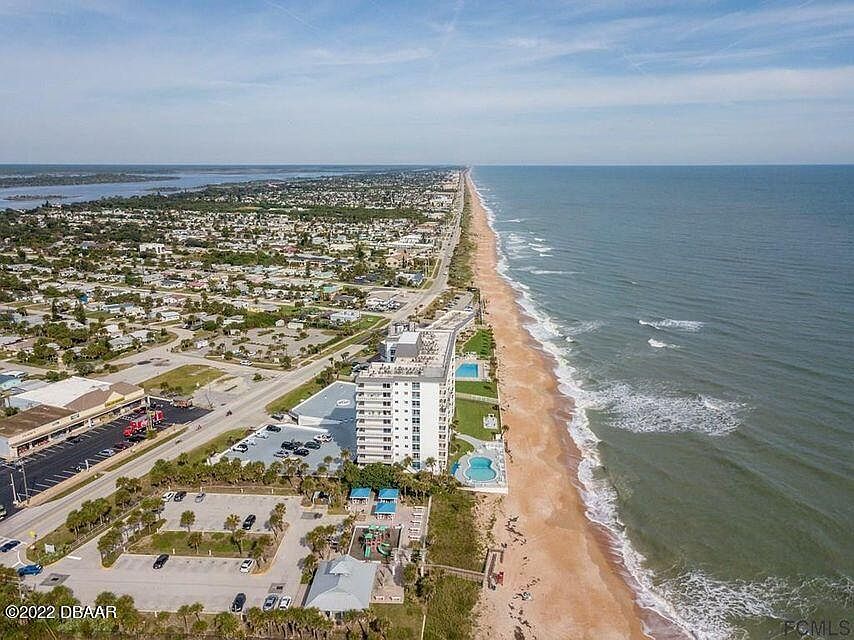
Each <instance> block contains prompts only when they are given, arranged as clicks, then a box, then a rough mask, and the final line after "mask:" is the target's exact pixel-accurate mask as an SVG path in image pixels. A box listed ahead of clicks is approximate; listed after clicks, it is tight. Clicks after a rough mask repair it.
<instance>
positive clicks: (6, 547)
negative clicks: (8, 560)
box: [0, 540, 21, 553]
mask: <svg viewBox="0 0 854 640" xmlns="http://www.w3.org/2000/svg"><path fill="white" fill-rule="evenodd" d="M19 544H21V541H20V540H8V541H6V542H4V543H3V544H2V545H0V551H2V552H3V553H6V552H7V551H11V550H12V549H14V548H15V547H17V546H18V545H19Z"/></svg>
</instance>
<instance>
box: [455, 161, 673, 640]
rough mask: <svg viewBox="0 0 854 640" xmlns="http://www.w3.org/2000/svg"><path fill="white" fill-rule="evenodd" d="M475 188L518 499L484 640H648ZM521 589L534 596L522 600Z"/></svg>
mask: <svg viewBox="0 0 854 640" xmlns="http://www.w3.org/2000/svg"><path fill="white" fill-rule="evenodd" d="M466 189H467V191H468V194H469V198H470V202H471V215H472V217H471V236H472V239H473V240H474V244H475V251H474V255H473V260H472V269H473V273H474V280H475V284H476V285H477V286H479V287H480V289H481V295H482V299H483V302H484V322H485V323H487V324H491V325H492V327H493V331H494V334H495V339H496V344H497V352H498V357H499V370H500V376H499V386H500V388H501V397H502V417H503V422H504V424H506V425H508V426H509V427H510V428H509V430H508V432H507V434H506V440H507V444H508V450H509V455H508V466H507V469H508V480H509V484H510V494H509V495H508V496H506V497H505V498H504V500H503V501H501V503H500V502H499V501H494V502H493V509H494V510H495V512H496V513H495V515H496V518H495V525H494V526H493V530H492V532H491V535H492V537H493V538H494V540H495V543H496V546H498V547H504V549H505V551H504V562H503V564H501V565H500V566H499V567H498V569H500V570H504V571H505V582H504V586H502V587H499V588H498V589H496V590H495V591H484V593H483V595H482V597H481V602H480V603H479V605H478V613H479V616H478V618H479V621H478V623H479V633H478V637H483V638H490V639H492V638H502V639H503V638H507V639H508V640H521V639H522V638H543V639H550V638H559V637H571V638H589V639H591V640H593V639H596V640H608V639H614V640H617V639H620V640H626V639H643V638H648V637H649V636H648V635H647V634H646V633H645V631H644V628H645V627H647V628H648V627H649V626H651V625H649V624H648V623H649V622H650V621H649V620H645V618H646V616H645V615H644V614H645V613H648V612H646V611H643V610H642V609H641V608H640V607H639V606H638V604H637V602H636V599H635V594H634V593H633V592H632V590H631V588H630V587H629V584H628V579H629V578H630V576H629V575H628V572H626V571H625V570H624V568H623V566H622V564H621V559H620V558H618V557H617V554H616V553H615V552H614V549H613V544H612V542H613V541H612V540H610V538H609V537H608V536H607V532H606V531H604V530H603V529H602V528H601V527H597V526H595V525H594V523H592V522H591V521H590V520H589V519H588V518H587V516H586V513H585V505H584V502H583V500H582V498H581V494H580V487H579V482H578V478H577V474H576V471H577V468H578V464H579V461H580V452H579V451H578V449H577V447H576V446H575V443H574V442H573V441H572V438H571V436H570V434H569V430H568V429H567V428H566V425H567V424H568V423H569V421H570V419H571V417H572V413H573V410H574V404H573V402H572V399H571V398H569V397H568V396H566V395H564V394H563V393H562V392H561V391H560V389H559V388H558V384H559V382H558V379H557V377H556V376H555V374H554V365H555V363H554V361H553V358H552V357H551V355H550V354H548V353H547V352H545V351H544V350H543V349H542V347H541V345H540V344H538V343H537V342H536V340H535V339H534V338H533V336H532V335H531V334H530V333H529V331H528V330H527V329H526V327H525V324H526V322H525V318H526V317H528V316H527V314H526V313H525V311H524V309H523V308H522V307H521V305H520V304H519V301H518V299H517V293H516V291H515V290H514V289H513V288H512V286H511V285H510V283H509V282H508V281H507V280H506V279H505V277H504V276H503V275H501V273H500V272H499V263H498V246H497V240H498V239H497V237H496V235H495V233H494V231H493V230H492V228H491V226H490V225H489V221H488V218H487V213H486V210H485V208H484V206H483V204H482V202H481V201H480V197H479V194H478V192H477V190H476V189H475V187H474V183H473V181H472V179H471V176H470V175H468V176H467V178H466ZM499 319H500V320H499ZM533 416H536V421H532V419H531V418H532V417H533ZM544 488H546V489H547V490H546V491H543V489H544ZM522 591H530V592H531V594H532V596H533V598H532V599H531V600H530V601H523V600H522V599H521V597H520V593H521V592H522ZM655 626H658V625H655Z"/></svg>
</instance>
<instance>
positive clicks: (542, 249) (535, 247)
mask: <svg viewBox="0 0 854 640" xmlns="http://www.w3.org/2000/svg"><path fill="white" fill-rule="evenodd" d="M528 248H529V249H531V250H532V251H536V252H537V253H539V254H540V255H546V254H550V253H551V252H552V251H554V249H552V248H551V247H547V246H546V245H544V244H536V243H533V242H532V243H530V244H529V245H528Z"/></svg>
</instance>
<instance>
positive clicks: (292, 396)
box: [264, 378, 325, 413]
mask: <svg viewBox="0 0 854 640" xmlns="http://www.w3.org/2000/svg"><path fill="white" fill-rule="evenodd" d="M324 386H325V385H322V384H318V382H317V380H316V379H315V378H312V379H311V380H309V381H308V382H306V383H305V384H301V385H300V386H298V387H297V388H296V389H293V390H291V391H288V392H287V393H286V394H285V395H283V396H279V397H278V398H276V399H275V400H273V401H272V402H270V403H269V404H268V405H267V406H266V407H264V409H265V410H266V411H267V413H281V412H284V411H290V410H291V409H293V408H294V407H295V406H297V405H298V404H299V403H300V402H302V401H303V400H305V399H306V398H308V397H309V396H313V395H314V394H315V393H317V392H318V391H320V390H321V389H323V387H324Z"/></svg>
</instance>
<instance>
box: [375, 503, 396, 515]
mask: <svg viewBox="0 0 854 640" xmlns="http://www.w3.org/2000/svg"><path fill="white" fill-rule="evenodd" d="M374 513H377V514H385V515H394V514H395V513H397V505H396V504H395V503H394V502H379V503H377V505H376V506H375V507H374Z"/></svg>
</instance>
